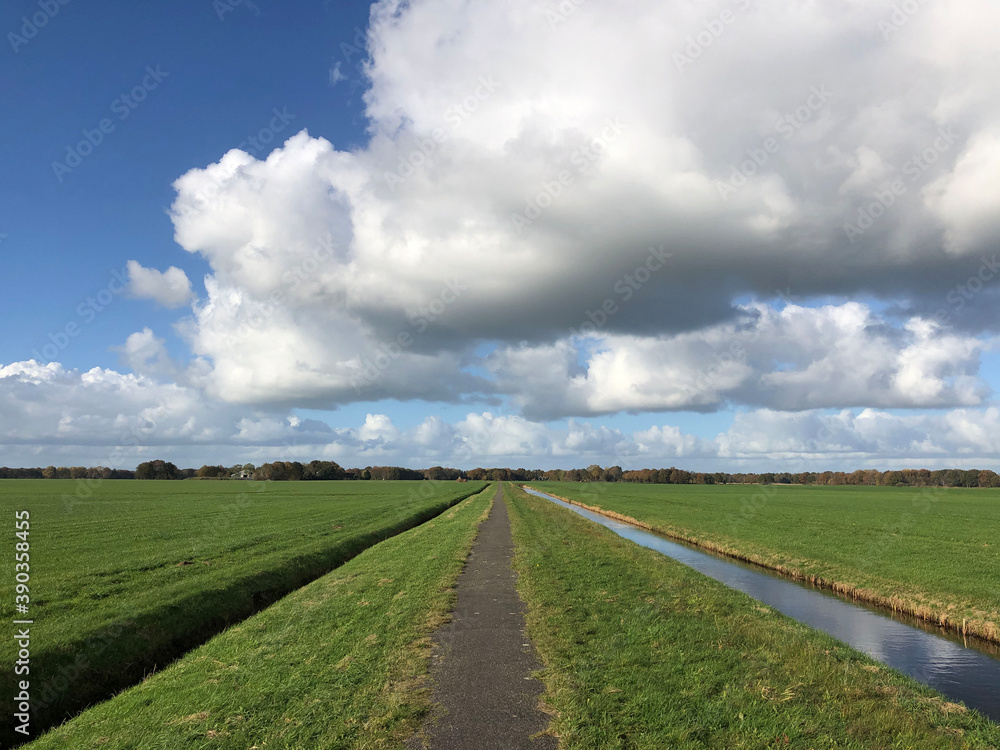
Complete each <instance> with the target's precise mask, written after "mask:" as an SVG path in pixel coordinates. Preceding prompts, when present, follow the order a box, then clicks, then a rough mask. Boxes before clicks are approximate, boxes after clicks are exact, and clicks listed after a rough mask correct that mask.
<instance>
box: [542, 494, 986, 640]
mask: <svg viewBox="0 0 1000 750" xmlns="http://www.w3.org/2000/svg"><path fill="white" fill-rule="evenodd" d="M531 486H533V487H535V488H536V489H538V490H540V491H542V492H548V493H550V494H554V495H556V496H558V497H560V498H561V499H567V500H569V501H570V502H576V503H581V504H583V505H586V506H588V507H591V508H594V509H596V510H601V511H605V512H609V513H611V514H619V515H620V516H621V517H623V518H625V519H627V520H633V521H637V522H639V523H640V524H642V525H644V526H645V527H646V528H649V529H652V530H654V531H657V532H659V533H662V534H666V535H669V536H673V537H675V538H678V539H683V540H685V541H688V542H692V543H694V544H698V545H700V546H702V547H705V548H706V549H710V550H714V551H717V552H722V553H723V554H726V555H729V556H731V557H735V558H738V559H741V560H747V561H750V562H753V563H756V564H759V565H763V566H766V567H769V568H772V569H774V570H778V571H780V572H782V573H784V574H786V575H788V576H790V577H793V578H798V579H802V580H807V581H810V582H812V583H814V584H816V585H818V586H821V587H824V588H829V589H832V590H834V591H838V592H840V593H843V594H846V595H848V596H852V597H855V598H857V599H859V600H863V601H867V602H871V603H873V604H877V605H880V606H883V607H885V608H887V609H891V610H893V611H896V612H904V613H906V614H909V615H913V616H914V617H918V618H920V619H924V620H927V621H929V622H933V623H937V624H939V625H941V626H943V627H947V628H950V629H952V630H955V631H958V632H962V633H966V634H968V635H976V636H979V637H980V638H985V639H987V640H991V641H994V642H1000V543H997V538H998V537H1000V491H997V490H981V489H972V490H970V489H956V488H949V489H944V488H940V487H938V488H895V487H777V486H770V487H766V486H756V485H754V486H746V487H742V486H741V487H735V486H719V487H716V486H696V485H633V484H605V483H587V484H578V483H569V482H545V483H537V484H532V485H531Z"/></svg>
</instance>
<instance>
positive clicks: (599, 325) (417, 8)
mask: <svg viewBox="0 0 1000 750" xmlns="http://www.w3.org/2000/svg"><path fill="white" fill-rule="evenodd" d="M998 25H1000V7H998V6H997V5H996V4H995V2H992V1H991V0H968V2H965V3H962V4H960V5H955V4H947V3H936V2H930V1H927V2H918V0H908V2H906V3H897V2H887V1H884V0H837V1H835V2H829V3H816V2H811V1H810V0H676V1H671V2H663V1H662V0H655V1H654V0H634V1H632V2H628V3H623V2H620V1H615V0H562V2H554V1H552V0H521V1H518V2H502V3H475V2H464V1H463V0H411V1H410V2H400V1H399V0H385V1H383V2H377V3H374V4H369V3H364V2H343V1H341V2H336V3H333V2H329V1H327V2H304V3H296V4H294V5H291V4H283V3H276V2H274V1H273V0H253V1H251V0H214V2H213V0H179V2H175V3H170V4H168V5H163V4H152V5H147V4H136V3H126V2H118V1H116V0H109V1H108V2H104V3H100V4H88V3H83V2H81V1H80V0H35V2H28V1H26V0H12V2H9V3H7V4H5V6H4V10H3V12H2V14H0V32H3V34H4V40H3V41H0V47H2V49H0V70H2V75H0V81H2V85H3V96H4V101H5V107H4V110H3V114H2V115H0V128H2V139H0V144H2V145H0V169H2V175H3V177H4V179H3V180H0V259H2V264H3V265H2V272H0V320H2V321H3V324H4V325H3V330H4V335H3V336H2V337H0V465H9V466H45V465H49V464H53V465H85V466H94V465H104V466H113V467H116V468H134V466H135V465H136V464H137V463H139V462H140V461H145V460H150V459H152V458H162V459H165V460H170V461H173V462H174V463H177V464H178V465H180V466H193V467H197V466H200V465H202V464H205V463H210V464H211V463H222V464H226V465H231V464H234V463H237V462H239V463H245V462H252V463H258V464H259V463H262V462H264V461H272V460H301V461H308V460H312V459H316V458H319V459H326V460H334V461H337V462H338V463H340V464H341V465H343V466H345V467H355V466H361V467H363V466H368V465H387V464H389V465H406V466H412V467H417V468H420V467H426V466H431V465H437V464H442V465H447V466H455V467H459V468H473V467H475V466H511V467H519V466H523V467H530V468H543V469H549V468H572V467H581V466H587V465H589V464H592V463H598V464H601V465H604V466H610V465H619V466H622V467H623V468H624V469H626V470H627V469H636V468H642V467H661V466H663V467H665V466H673V465H676V466H680V467H684V468H688V469H692V470H697V471H748V470H758V471H759V470H781V471H801V470H827V469H832V470H853V469H857V468H869V467H875V468H880V469H889V468H901V467H928V468H941V467H952V466H957V467H977V468H993V469H997V468H998V467H1000V408H998V406H997V400H996V393H995V391H996V387H997V386H998V385H1000V354H998V351H997V344H998V331H1000V317H998V315H997V312H998V304H997V303H998V299H1000V298H998V290H1000V261H998V258H997V253H998V252H1000V190H998V185H1000V60H998V58H997V56H996V54H995V49H994V47H995V40H994V33H993V30H994V29H996V28H997V26H998Z"/></svg>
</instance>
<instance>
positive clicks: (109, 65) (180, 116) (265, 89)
mask: <svg viewBox="0 0 1000 750" xmlns="http://www.w3.org/2000/svg"><path fill="white" fill-rule="evenodd" d="M226 7H227V6H225V5H222V6H216V7H213V4H212V2H199V1H195V2H179V3H171V4H169V5H150V6H140V5H136V4H135V3H126V2H111V3H103V4H101V5H100V6H95V5H93V4H87V3H77V2H73V3H70V4H69V5H66V6H61V7H60V10H59V12H58V14H56V15H55V16H54V17H52V19H51V21H50V22H48V24H47V25H46V26H45V27H44V28H42V29H40V30H39V32H38V35H37V36H36V37H35V38H33V39H31V40H30V41H29V42H28V43H27V44H24V45H20V46H19V49H18V52H17V54H13V53H12V45H10V46H8V47H7V48H6V49H5V50H4V52H5V55H4V62H3V65H4V68H5V71H6V73H5V75H4V79H5V82H6V84H7V85H6V86H5V98H6V100H7V102H8V105H7V107H5V109H6V112H7V114H6V116H5V117H4V122H3V130H4V133H3V142H4V143H5V144H7V147H6V148H4V150H3V171H4V173H5V174H8V175H13V174H16V175H17V176H18V179H17V180H16V181H5V182H4V184H3V185H2V186H0V231H2V232H3V233H5V234H7V235H8V237H7V238H6V239H5V240H4V243H3V246H2V252H3V257H4V265H5V267H6V269H7V272H6V273H4V274H3V278H2V280H0V285H2V286H0V292H2V295H3V299H4V303H3V304H4V310H3V313H4V319H5V320H6V321H8V322H9V326H8V334H7V335H6V336H5V337H4V340H3V342H2V344H0V358H2V359H3V361H6V362H10V361H17V360H20V359H26V358H28V357H29V356H31V352H32V351H34V350H36V349H38V350H40V346H39V344H40V343H42V344H44V343H48V334H49V333H50V332H57V331H58V330H60V329H61V328H63V326H64V325H65V324H66V323H67V322H70V321H72V320H74V319H75V318H77V317H78V316H77V315H76V307H77V305H78V304H79V303H80V302H85V300H86V298H87V296H88V294H94V293H97V292H98V291H100V290H101V289H102V288H104V287H105V286H106V285H107V283H108V281H109V279H111V278H112V277H111V272H112V271H115V270H118V271H120V270H122V269H123V268H124V266H125V262H126V261H127V260H129V259H131V258H134V259H136V260H139V261H140V262H141V263H143V264H145V265H155V264H158V263H162V262H164V261H167V262H169V264H170V265H178V266H180V267H182V268H184V270H185V271H187V272H188V275H189V276H190V277H191V278H192V279H193V280H196V283H197V281H198V280H200V278H201V276H202V275H203V274H204V273H205V272H206V271H207V265H206V264H205V263H203V262H201V260H200V259H199V258H198V257H197V256H193V255H190V254H189V253H186V252H184V251H183V250H181V249H180V248H179V247H177V245H176V244H175V243H174V241H173V228H172V226H171V223H170V220H169V218H168V216H167V209H168V207H169V206H170V204H171V202H172V201H173V197H174V191H173V189H172V187H171V185H172V183H173V181H174V180H175V179H176V178H177V177H179V176H180V175H181V174H183V173H184V172H186V171H187V170H188V169H190V168H192V167H196V166H204V165H205V164H208V163H210V162H212V161H214V160H216V159H218V158H219V157H220V156H221V155H222V154H223V153H225V152H226V151H227V150H229V149H230V148H234V147H236V146H237V145H238V144H239V143H241V142H243V141H245V140H246V139H247V138H248V137H249V136H251V135H253V134H256V133H258V132H259V130H260V129H261V128H262V127H267V125H268V122H269V121H270V119H271V118H272V113H271V111H272V109H273V108H275V107H277V108H278V109H284V110H286V111H287V112H288V113H290V114H292V115H294V117H295V120H294V121H293V123H291V124H290V125H289V126H288V128H289V130H288V132H286V133H283V134H280V135H279V136H278V138H279V139H280V140H279V141H278V142H275V143H272V144H271V147H273V146H275V145H278V144H279V143H280V141H283V140H284V138H283V137H282V135H283V136H287V135H290V134H291V133H292V132H294V131H297V130H299V129H301V128H310V129H311V130H313V131H314V132H316V133H321V134H323V135H325V137H327V138H329V139H330V140H331V141H333V142H334V143H335V144H337V145H338V146H348V147H349V146H350V145H352V144H357V143H361V142H363V141H364V140H365V127H366V121H365V118H364V112H363V110H362V108H361V106H360V105H361V100H360V93H361V92H360V89H358V88H357V87H356V88H355V89H354V91H353V92H352V89H351V87H350V85H348V84H347V83H341V84H340V85H339V86H336V87H332V86H330V85H329V73H328V70H329V67H330V64H331V61H335V60H339V59H342V58H343V53H342V52H341V49H340V44H341V42H344V43H345V44H348V45H352V46H353V41H352V40H353V39H354V36H355V32H354V29H355V28H364V27H365V26H366V24H367V19H368V8H369V5H368V4H367V3H350V2H343V3H340V2H338V3H335V4H334V3H328V4H326V5H324V4H322V3H312V4H308V5H307V6H303V7H301V8H296V9H295V12H294V13H289V12H288V9H287V8H285V7H283V6H280V5H277V4H275V3H263V2H262V3H256V4H255V5H254V7H255V8H256V12H255V11H254V10H252V9H251V6H250V5H248V4H246V3H243V4H240V5H235V6H232V9H231V10H225V8H226ZM38 11H39V7H38V4H37V3H32V2H14V3H10V4H9V5H8V6H7V9H6V12H5V16H4V29H5V35H6V32H7V31H9V32H11V33H15V34H18V35H20V32H21V29H22V27H23V25H24V24H23V22H22V21H21V19H22V17H23V16H30V15H32V14H33V12H38ZM220 12H223V16H222V18H221V19H220V17H219V15H220ZM353 59H354V62H355V63H357V62H358V61H359V56H354V58H353ZM147 66H152V67H154V68H155V67H157V66H159V67H160V69H161V70H162V71H164V72H166V73H168V76H167V78H166V79H165V80H163V82H162V84H160V85H159V86H158V87H157V88H156V89H155V90H153V91H150V92H149V94H148V98H147V99H146V100H145V101H143V102H141V103H138V104H137V106H136V107H135V108H134V109H130V110H129V112H130V114H129V116H128V117H127V118H126V119H125V120H121V119H120V117H121V111H120V110H119V111H114V112H113V111H112V106H113V102H115V101H119V100H120V96H121V95H122V94H123V93H126V94H127V92H129V91H131V89H132V88H133V87H135V86H137V85H140V84H141V82H142V79H143V78H144V76H145V75H146V67H147ZM342 69H343V70H344V72H345V73H346V74H348V75H351V76H352V77H353V79H354V82H355V83H356V84H360V83H361V81H360V76H359V73H358V72H357V71H356V70H355V69H354V68H353V67H351V66H348V65H344V66H342ZM126 106H127V105H126ZM103 118H109V119H111V120H112V122H113V124H114V126H115V129H114V131H113V132H111V133H110V134H108V135H106V136H105V139H104V141H103V142H102V143H101V144H100V145H99V146H98V147H97V148H96V149H95V151H94V153H93V154H92V155H90V156H89V157H87V158H86V159H85V160H84V161H83V163H82V164H81V165H80V166H79V167H78V168H77V169H75V170H74V171H73V172H72V173H70V174H66V175H64V176H63V179H62V181H60V180H59V179H57V177H56V175H55V174H54V170H53V168H52V163H53V162H56V161H58V162H63V161H64V160H65V158H66V149H67V147H68V146H75V145H76V144H77V143H78V142H79V141H80V140H81V139H82V138H83V133H82V131H83V130H94V129H95V128H96V126H97V125H98V123H99V122H100V121H101V119H103ZM293 128H294V131H293V130H292V129H293ZM28 280H33V281H31V282H28V283H26V282H27V281H28ZM113 307H114V308H115V310H114V312H113V313H112V314H108V315H104V314H102V315H100V316H99V317H98V318H97V319H95V320H94V321H93V323H91V324H89V325H87V327H86V331H85V333H84V334H81V335H80V336H78V337H77V338H76V339H75V341H74V342H73V344H72V345H71V346H69V347H67V348H66V350H64V352H63V353H62V354H61V356H60V361H62V362H63V363H65V364H67V365H68V366H72V367H87V368H89V367H93V366H103V367H114V366H116V365H117V364H118V357H117V355H116V354H115V353H114V352H113V351H111V350H110V346H112V345H116V344H118V343H120V342H121V341H123V340H124V339H125V337H126V336H128V334H130V333H131V332H132V330H133V327H132V326H133V325H134V324H133V322H132V321H133V320H134V319H135V318H136V317H137V316H140V317H142V319H143V320H144V321H148V322H149V323H150V324H158V325H157V328H160V329H163V330H164V331H165V332H166V331H167V327H166V326H167V325H168V324H169V322H170V321H171V320H172V319H174V318H175V317H176V315H173V314H162V313H159V312H157V311H156V310H155V308H153V306H151V305H149V304H148V303H143V302H135V301H127V300H124V299H122V298H120V297H119V298H116V300H115V302H114V305H113ZM176 352H177V353H178V354H182V350H181V349H179V348H178V349H176Z"/></svg>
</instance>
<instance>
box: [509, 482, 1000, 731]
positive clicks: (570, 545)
mask: <svg viewBox="0 0 1000 750" xmlns="http://www.w3.org/2000/svg"><path fill="white" fill-rule="evenodd" d="M505 492H506V497H507V499H508V507H509V509H510V515H511V522H512V526H513V533H514V542H515V567H516V568H517V571H518V588H519V590H520V592H521V596H522V598H524V600H525V602H526V603H527V605H528V632H529V635H530V636H531V637H532V639H533V640H534V643H535V645H536V647H537V649H538V651H539V653H540V655H541V658H542V660H543V663H544V665H545V666H544V669H543V671H542V679H543V681H544V683H545V685H546V693H545V696H544V700H545V701H546V703H547V704H548V705H549V707H550V708H551V709H552V710H553V711H554V713H555V717H554V719H553V725H552V729H553V731H554V732H555V733H556V734H558V735H559V737H560V747H561V748H565V749H567V750H569V749H574V748H594V749H595V750H596V749H598V748H600V749H602V750H603V749H604V748H650V749H652V748H657V749H659V748H672V749H677V750H683V749H686V748H726V749H727V750H728V749H729V748H786V747H787V748H866V749H867V748H990V747H993V748H995V747H997V746H1000V727H998V726H997V725H995V724H993V723H992V722H990V721H988V720H986V719H984V718H982V717H981V716H980V715H979V714H977V713H975V712H970V711H968V710H967V709H965V708H964V707H962V706H959V705H956V704H951V703H947V702H946V701H944V700H943V699H942V698H941V697H940V696H939V695H938V694H936V693H935V692H934V691H932V690H930V689H929V688H926V687H923V686H921V685H920V684H918V683H916V682H914V681H912V680H910V679H909V678H907V677H905V676H903V675H901V674H899V673H896V672H894V671H892V670H890V669H887V668H886V667H884V666H882V665H880V664H878V663H877V662H875V661H873V660H871V659H869V658H868V657H866V656H864V655H863V654H861V653H859V652H856V651H854V650H852V649H850V648H848V647H846V646H845V645H843V644H842V643H840V642H839V641H836V640H834V639H833V638H830V637H829V636H827V635H825V634H823V633H820V632H818V631H815V630H812V629H811V628H808V627H806V626H804V625H800V624H799V623H796V622H795V621H794V620H791V619H790V618H787V617H785V616H783V615H781V614H780V613H778V612H776V611H774V610H772V609H771V608H769V607H766V606H763V605H761V604H760V603H759V602H757V601H755V600H754V599H752V598H750V597H748V596H746V595H744V594H742V593H739V592H736V591H733V590H731V589H728V588H727V587H725V586H724V585H722V584H721V583H718V582H716V581H713V580H711V579H709V578H707V577H705V576H702V575H701V574H699V573H697V572H695V571H693V570H691V569H690V568H687V567H686V566H684V565H682V564H680V563H678V562H676V561H674V560H671V559H669V558H667V557H664V556H663V555H660V554H657V553H655V552H653V551H651V550H647V549H644V548H642V547H639V546H638V545H636V544H633V543H631V542H628V541H627V540H624V539H622V538H620V537H618V536H616V535H615V534H614V533H613V532H611V531H609V530H607V529H605V528H603V527H601V526H599V525H597V524H594V523H591V522H589V521H586V520H585V519H582V518H580V517H578V516H576V515H575V514H573V513H571V512H568V511H566V510H565V509H561V508H559V507H558V506H556V505H554V504H552V503H549V502H548V501H545V500H542V499H538V498H532V497H530V496H528V495H527V494H525V493H524V492H523V491H521V490H519V489H517V488H514V487H505Z"/></svg>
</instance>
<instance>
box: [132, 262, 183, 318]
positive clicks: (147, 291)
mask: <svg viewBox="0 0 1000 750" xmlns="http://www.w3.org/2000/svg"><path fill="white" fill-rule="evenodd" d="M128 279H129V283H128V294H129V296H130V297H135V298H137V299H151V300H153V301H155V302H158V303H159V304H161V305H163V306H164V307H166V308H170V309H173V308H177V307H183V306H184V305H186V304H188V303H189V302H191V301H192V300H193V299H194V292H193V291H192V290H191V281H190V279H188V277H187V274H186V273H184V271H183V270H181V269H180V268H177V267H176V266H170V268H168V269H167V270H166V271H162V272H161V271H157V270H156V269H155V268H144V267H143V266H142V265H141V264H140V263H139V262H138V261H135V260H130V261H129V262H128Z"/></svg>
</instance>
